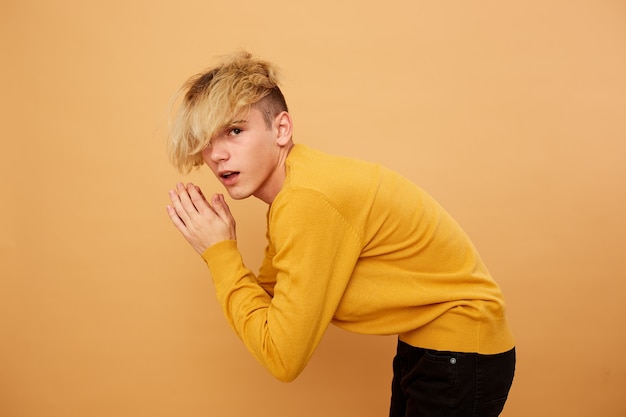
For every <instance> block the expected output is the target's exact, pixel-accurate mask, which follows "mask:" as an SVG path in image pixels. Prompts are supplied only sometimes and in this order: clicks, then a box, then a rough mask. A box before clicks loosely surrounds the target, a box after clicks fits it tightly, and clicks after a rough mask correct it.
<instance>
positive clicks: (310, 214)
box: [202, 145, 514, 381]
mask: <svg viewBox="0 0 626 417" xmlns="http://www.w3.org/2000/svg"><path fill="white" fill-rule="evenodd" d="M286 174H287V175H286V179H285V183H284V185H283V188H282V189H281V191H280V192H279V194H278V195H277V196H276V198H275V199H274V201H273V203H272V205H271V206H270V208H269V211H268V232H267V237H268V246H267V248H266V253H265V260H264V262H263V264H262V266H261V268H260V271H259V274H258V276H255V275H254V274H253V273H252V272H251V271H249V270H248V269H247V268H246V267H245V266H244V263H243V261H242V258H241V256H240V254H239V251H238V249H237V245H236V242H235V241H233V240H229V241H224V242H220V243H218V244H215V245H213V246H211V247H210V248H208V249H207V250H206V252H205V253H204V254H203V255H202V257H203V259H204V260H205V261H206V263H207V265H208V266H209V268H210V271H211V275H212V277H213V281H214V283H215V288H216V293H217V297H218V300H219V302H220V304H221V306H222V308H223V310H224V313H225V315H226V318H227V319H228V321H229V323H230V325H231V326H232V327H233V329H234V330H235V332H236V333H237V334H238V335H239V337H240V338H241V339H242V340H243V342H244V343H245V344H246V346H247V347H248V349H249V350H250V351H251V352H252V354H253V355H254V356H255V357H256V359H257V360H258V361H259V362H260V363H262V364H263V365H264V366H265V367H266V368H267V369H268V370H269V371H270V372H271V373H272V374H273V375H274V376H275V377H276V378H278V379H280V380H283V381H290V380H293V379H295V378H296V377H297V376H298V374H299V373H300V372H301V371H302V370H303V369H304V367H305V366H306V364H307V362H308V361H309V359H310V358H311V356H312V354H313V352H314V350H315V348H316V347H317V345H318V343H319V342H320V340H321V338H322V336H323V334H324V332H325V331H326V328H327V326H328V324H329V323H331V322H332V323H333V324H335V325H337V326H338V327H341V328H343V329H346V330H349V331H352V332H357V333H363V334H380V335H396V334H397V335H398V336H399V338H400V340H403V341H404V342H406V343H409V344H410V345H413V346H417V347H423V348H428V349H437V350H451V351H462V352H478V353H483V354H495V353H501V352H504V351H507V350H509V349H511V348H512V347H513V345H514V342H513V337H512V335H511V332H510V330H509V327H508V324H507V321H506V318H505V312H504V310H505V309H504V300H503V297H502V293H501V291H500V289H499V288H498V286H497V284H496V283H495V282H494V280H493V279H492V277H491V276H490V274H489V272H488V271H487V268H486V267H485V266H484V264H483V262H482V261H481V259H480V257H479V255H478V253H477V252H476V250H475V248H474V246H473V245H472V243H471V242H470V240H469V239H468V238H467V236H466V235H465V233H464V232H463V231H462V230H461V228H460V227H459V225H458V224H457V223H456V222H455V221H454V220H453V219H452V218H451V217H450V216H449V215H448V214H447V213H446V211H444V210H443V209H442V208H441V207H440V206H439V205H438V204H437V203H436V202H435V201H434V200H433V199H432V198H431V197H430V196H428V195H427V194H426V193H425V192H424V191H423V190H421V189H420V188H419V187H417V186H416V185H414V184H413V183H411V182H410V181H408V180H407V179H405V178H403V177H402V176H400V175H398V174H396V173H394V172H392V171H390V170H388V169H385V168H383V167H381V166H380V165H376V164H372V163H368V162H363V161H357V160H353V159H348V158H342V157H336V156H331V155H326V154H324V153H321V152H317V151H314V150H312V149H310V148H308V147H305V146H303V145H296V146H295V147H294V148H293V149H292V151H291V152H290V154H289V156H288V158H287V171H286Z"/></svg>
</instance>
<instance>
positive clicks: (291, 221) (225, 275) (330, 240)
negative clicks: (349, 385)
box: [203, 190, 361, 381]
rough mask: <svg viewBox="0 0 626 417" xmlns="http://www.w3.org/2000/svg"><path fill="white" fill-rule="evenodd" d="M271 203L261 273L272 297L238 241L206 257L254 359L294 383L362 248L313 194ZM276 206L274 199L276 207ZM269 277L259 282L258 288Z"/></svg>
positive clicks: (217, 247) (305, 192)
mask: <svg viewBox="0 0 626 417" xmlns="http://www.w3.org/2000/svg"><path fill="white" fill-rule="evenodd" d="M282 197H283V198H280V200H279V201H274V204H273V205H272V208H271V213H270V219H269V222H270V224H269V226H270V237H271V242H270V245H269V246H268V248H270V249H269V250H268V251H267V252H266V262H269V259H270V258H271V267H269V263H268V264H267V267H266V269H265V270H266V271H271V272H272V273H275V274H276V277H275V278H276V279H275V285H274V287H273V296H272V295H271V293H269V292H268V291H266V290H265V289H264V288H263V286H262V285H261V283H260V282H259V280H258V279H257V277H255V276H254V275H253V274H252V273H251V272H250V271H249V270H247V269H246V268H245V266H244V265H243V261H242V259H241V256H240V254H239V252H238V250H237V247H236V242H235V241H225V242H220V243H218V244H216V245H214V246H212V247H210V248H209V249H207V251H205V253H204V254H203V258H204V260H205V261H206V262H207V264H208V266H209V268H210V270H211V274H212V277H213V280H214V283H215V288H216V292H217V297H218V300H219V302H220V304H221V306H222V309H223V311H224V314H225V316H226V318H227V319H228V321H229V323H230V325H231V326H232V327H233V329H234V330H235V332H236V333H237V334H238V335H239V337H240V338H241V339H242V340H243V342H244V343H245V345H246V346H247V348H248V349H249V350H250V351H251V352H252V354H253V355H254V356H255V358H256V359H257V360H258V361H259V362H260V363H261V364H263V365H264V366H265V367H266V368H267V369H268V370H269V371H270V372H271V373H272V374H273V375H274V376H275V377H276V378H278V379H279V380H281V381H291V380H293V379H295V378H296V377H297V376H298V375H299V374H300V373H301V372H302V370H303V369H304V367H305V366H306V364H307V363H308V361H309V360H310V358H311V356H312V355H313V352H314V351H315V349H316V347H317V346H318V344H319V342H320V340H321V338H322V336H323V335H324V332H325V331H326V329H327V327H328V324H329V323H330V321H331V320H332V318H333V315H334V314H335V311H336V309H337V306H338V305H339V302H340V301H341V298H342V296H343V293H344V291H345V288H346V286H347V284H348V281H349V279H350V277H351V275H352V271H353V269H354V266H355V263H356V261H357V259H358V257H359V254H360V249H361V240H360V238H359V234H358V233H357V232H356V230H355V229H354V228H353V227H352V225H351V224H350V223H349V222H348V221H347V220H346V219H345V218H344V217H343V216H342V215H341V213H340V212H339V211H338V210H337V209H336V208H335V207H334V205H333V204H332V203H331V202H329V201H327V200H326V199H325V198H324V197H323V196H321V195H320V194H318V193H315V192H311V191H308V190H295V191H294V190H292V191H290V192H289V193H288V195H283V196H282ZM277 200H278V199H277ZM268 279H270V280H271V277H263V280H268Z"/></svg>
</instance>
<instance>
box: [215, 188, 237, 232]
mask: <svg viewBox="0 0 626 417" xmlns="http://www.w3.org/2000/svg"><path fill="white" fill-rule="evenodd" d="M212 202H213V210H214V211H215V212H216V213H217V215H218V216H219V217H220V219H222V221H224V223H226V224H228V225H232V224H233V223H234V218H233V215H232V214H231V213H230V207H228V204H227V203H226V200H225V199H224V196H223V195H222V194H214V195H213V198H212Z"/></svg>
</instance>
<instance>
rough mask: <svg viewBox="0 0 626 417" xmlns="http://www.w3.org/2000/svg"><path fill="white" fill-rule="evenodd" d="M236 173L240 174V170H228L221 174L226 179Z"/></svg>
mask: <svg viewBox="0 0 626 417" xmlns="http://www.w3.org/2000/svg"><path fill="white" fill-rule="evenodd" d="M236 175H239V171H227V172H223V173H221V174H220V176H221V177H222V178H224V179H228V178H231V177H234V176H236Z"/></svg>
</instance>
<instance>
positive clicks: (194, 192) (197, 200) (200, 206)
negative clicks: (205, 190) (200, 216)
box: [187, 183, 213, 213]
mask: <svg viewBox="0 0 626 417" xmlns="http://www.w3.org/2000/svg"><path fill="white" fill-rule="evenodd" d="M187 192H188V193H189V198H190V199H191V202H192V203H193V205H194V207H195V208H196V210H197V211H198V212H199V213H204V212H206V211H207V210H209V211H211V212H213V209H212V208H211V205H210V204H209V202H208V201H207V200H206V198H204V195H203V194H202V190H200V187H198V186H196V185H193V184H191V183H190V184H188V185H187Z"/></svg>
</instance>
